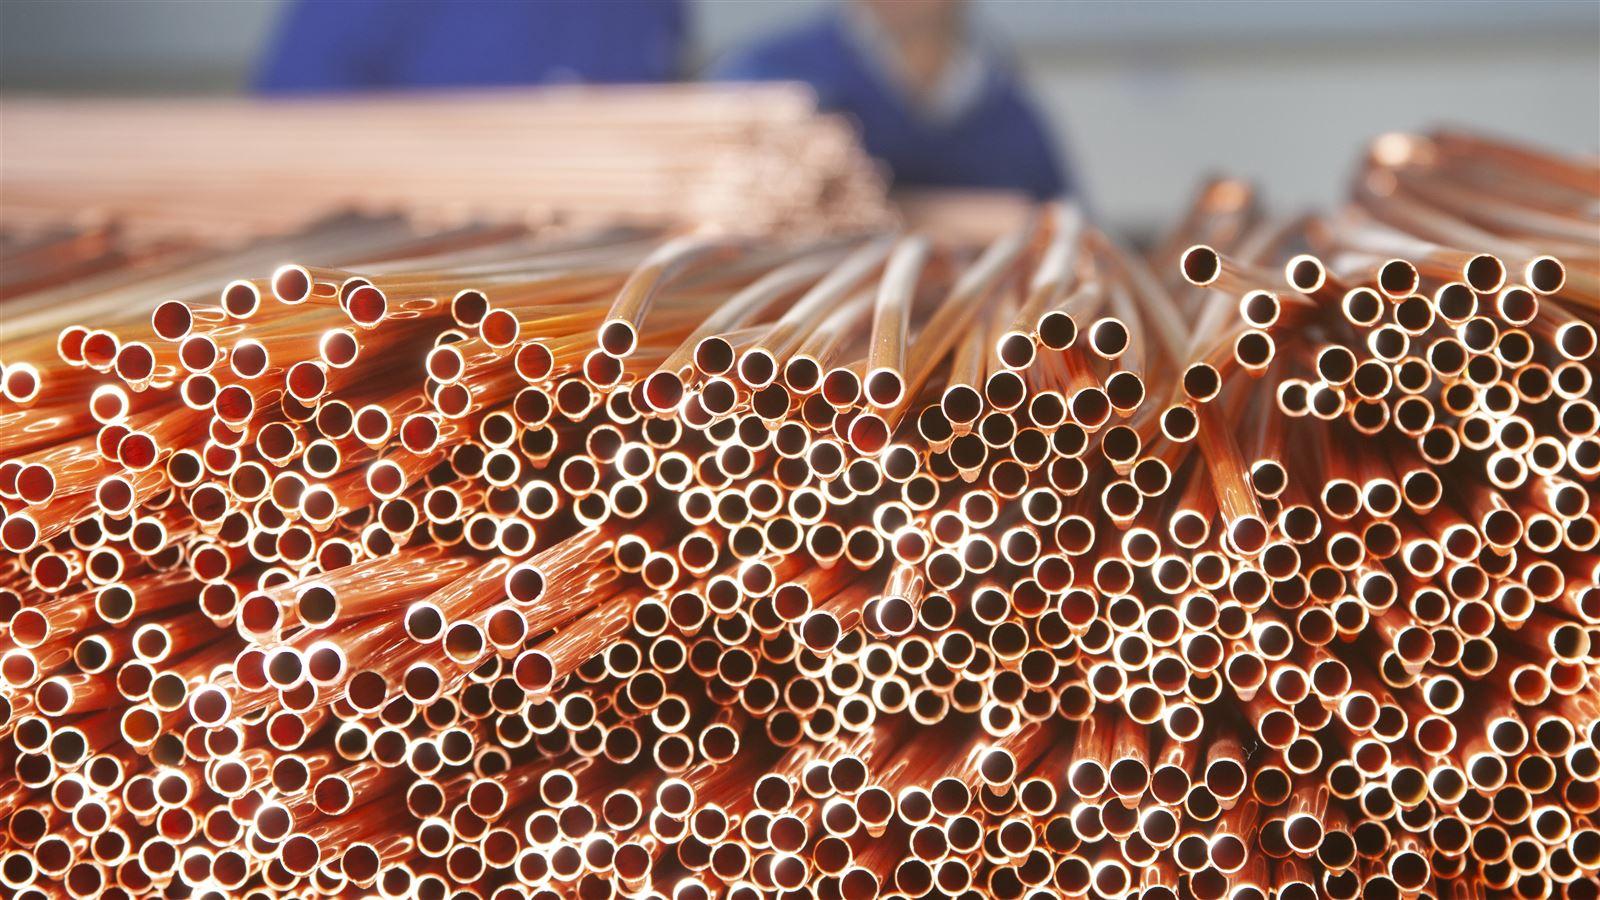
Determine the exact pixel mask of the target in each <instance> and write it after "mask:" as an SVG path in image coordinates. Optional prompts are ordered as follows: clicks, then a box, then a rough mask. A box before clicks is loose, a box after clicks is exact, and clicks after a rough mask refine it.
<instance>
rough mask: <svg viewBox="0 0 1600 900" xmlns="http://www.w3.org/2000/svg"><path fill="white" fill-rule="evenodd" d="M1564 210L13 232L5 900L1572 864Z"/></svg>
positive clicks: (1, 649)
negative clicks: (194, 248)
mask: <svg viewBox="0 0 1600 900" xmlns="http://www.w3.org/2000/svg"><path fill="white" fill-rule="evenodd" d="M1597 199H1600V169H1597V167H1596V165H1595V163H1594V162H1592V161H1586V160H1576V159H1567V158H1561V157H1557V156H1554V155H1551V154H1547V153H1544V152H1540V151H1535V150H1530V149H1527V148H1523V147H1520V146H1515V145H1511V144H1506V143H1500V142H1496V141H1490V140H1486V139H1483V138H1478V137H1473V136H1468V135H1462V134H1454V133H1438V134H1434V135H1430V136H1427V137H1419V136H1402V135H1391V136H1387V137H1385V138H1382V139H1380V140H1379V141H1377V142H1376V143H1375V144H1374V145H1373V147H1372V151H1371V153H1370V155H1369V157H1368V159H1367V160H1366V162H1365V165H1364V166H1363V167H1362V169H1361V172H1360V175H1359V178H1358V181H1357V185H1356V188H1355V191H1354V196H1353V198H1352V200H1351V202H1350V204H1349V205H1348V206H1347V207H1346V208H1345V209H1343V210H1341V211H1339V212H1337V213H1336V214H1333V215H1329V216H1325V217H1313V218H1302V219H1295V220H1281V221H1280V220H1275V219H1270V218H1265V217H1263V216H1261V215H1259V214H1258V212H1257V209H1256V200H1255V197H1254V195H1253V193H1252V191H1251V189H1250V188H1249V187H1248V186H1247V185H1246V184H1244V183H1242V182H1237V181H1228V180H1220V181H1216V182H1213V183H1210V184H1208V185H1206V186H1205V187H1204V189H1203V190H1202V191H1201V192H1200V193H1199V194H1198V196H1197V197H1196V199H1195V201H1194V202H1193V204H1192V205H1191V207H1190V208H1189V209H1188V211H1187V213H1186V214H1185V215H1184V216H1183V217H1182V219H1181V224H1180V225H1179V226H1178V227H1177V228H1175V229H1174V231H1173V232H1172V233H1171V234H1170V235H1169V236H1168V237H1167V238H1166V239H1164V240H1163V241H1161V242H1160V243H1159V245H1157V246H1155V247H1154V248H1153V249H1151V250H1150V252H1149V253H1148V254H1144V255H1139V254H1135V253H1133V252H1132V251H1130V250H1129V249H1127V248H1126V247H1124V246H1123V245H1121V244H1119V243H1118V242H1117V241H1116V240H1115V239H1113V238H1111V237H1109V236H1108V235H1107V234H1105V233H1104V232H1103V231H1102V230H1100V229H1098V228H1096V227H1095V226H1094V225H1093V224H1092V223H1090V222H1086V221H1085V219H1084V217H1083V216H1082V215H1081V214H1080V213H1079V212H1078V211H1077V210H1076V209H1075V208H1074V207H1072V206H1070V205H1064V204H1058V205H1053V206H1047V207H1045V208H1042V209H1040V210H1038V211H1036V213H1035V214H1034V215H1032V216H1031V217H1030V218H1029V219H1028V221H1027V222H1025V223H1024V224H1023V225H1021V226H1020V227H1018V228H1016V229H1015V230H1013V231H1011V232H1009V233H1006V234H1003V235H1001V236H999V237H998V238H997V239H995V240H993V241H992V242H989V243H987V244H986V245H982V246H969V245H963V244H950V243H946V242H941V241H937V240H931V239H928V238H926V237H923V236H918V235H915V234H867V235H849V236H842V237H834V238H829V239H825V240H804V241H802V240H799V239H797V238H794V237H793V236H787V237H768V238H759V237H746V236H730V235H726V234H719V233H709V232H699V231H696V232H654V231H639V230H613V231H587V230H572V229H568V230H560V231H558V230H553V229H541V230H533V231H530V230H527V229H525V228H520V227H519V228H512V229H507V228H503V227H502V228H494V227H468V228H463V229H457V230H454V231H449V232H442V233H436V234H419V233H417V232H415V231H412V230H410V229H409V227H408V226H405V225H404V224H403V223H397V222H371V221H364V222H363V221H342V222H332V223H324V224H323V225H322V226H321V227H320V228H319V230H317V231H315V232H312V233H310V234H308V235H302V236H298V237H291V238H283V239H278V240H276V241H273V242H267V243H263V244H259V245H255V246H253V247H250V248H247V249H245V250H241V251H237V252H235V253H233V254H231V255H229V254H224V255H200V256H198V257H194V258H191V257H187V256H186V257H183V259H182V260H181V261H177V262H174V261H171V260H168V261H167V262H165V263H163V264H161V265H144V266H141V265H138V264H134V263H130V264H128V265H125V266H120V267H119V266H112V267H110V268H101V269H97V270H96V272H94V273H92V274H86V275H84V276H83V277H82V278H81V279H74V278H72V277H70V276H71V275H72V272H73V266H75V265H77V263H76V262H74V260H76V259H77V258H78V257H76V256H73V255H72V254H67V253H56V254H55V255H54V256H52V255H50V254H49V253H46V252H44V251H46V250H48V249H50V248H51V247H57V248H59V243H53V244H52V243H47V244H45V245H36V246H33V247H31V248H30V247H23V246H17V245H11V246H10V249H9V250H8V252H9V253H10V254H12V256H13V258H15V257H16V256H18V255H26V254H31V255H28V256H27V258H28V259H29V260H31V264H32V265H33V266H34V268H35V269H36V270H37V271H36V272H35V275H36V278H37V280H38V281H39V282H40V283H41V284H47V285H48V286H47V287H42V288H40V289H39V290H38V291H35V292H34V293H30V294H26V295H25V296H23V297H21V298H19V299H17V300H14V301H13V305H12V306H11V307H9V308H10V309H12V310H15V311H16V312H15V314H14V315H11V316H9V317H8V318H9V323H8V330H7V337H6V341H5V342H4V343H3V344H0V364H3V366H4V372H3V380H0V386H3V389H4V393H5V401H4V404H3V406H0V409H3V410H4V412H3V417H4V418H3V422H0V458H3V460H4V461H3V462H0V507H3V510H4V519H3V521H0V545H3V547H4V550H5V553H6V560H5V563H4V566H3V568H0V584H3V585H4V587H3V589H0V622H4V626H3V627H0V698H3V712H0V723H3V724H0V736H3V744H0V759H3V760H4V769H3V776H0V884H3V885H4V886H5V891H6V893H7V894H8V895H10V896H16V897H39V898H42V897H55V896H60V895H63V894H65V895H70V896H73V897H100V896H152V895H158V894H161V895H174V896H196V897H202V896H203V897H236V896H249V897H268V896H294V897H305V896H321V895H340V896H344V895H364V896H372V895H381V896H383V897H402V896H416V897H421V898H429V900H441V898H463V900H464V898H493V900H511V898H526V897H540V898H545V897H568V896H577V897H583V898H601V897H611V896H629V897H634V896H638V897H668V898H672V900H700V898H709V897H712V896H726V897H734V898H741V900H743V898H756V897H761V896H782V897H791V896H817V897H824V898H850V900H855V898H868V897H878V896H896V897H921V896H930V895H931V896H969V897H1001V898H1021V897H1027V898H1043V897H1079V896H1092V897H1102V898H1124V897H1138V898H1141V900H1157V898H1179V897H1194V898H1201V900H1220V898H1268V897H1286V898H1289V897H1292V898H1302V897H1306V898H1309V897H1318V896H1325V897H1335V898H1357V897H1402V896H1403V897H1441V898H1445V897H1448V898H1456V897H1479V896H1508V895H1512V896H1520V897H1529V898H1533V897H1547V896H1553V895H1554V896H1571V897H1593V896H1595V893H1596V891H1595V884H1596V880H1595V879H1596V873H1597V870H1600V827H1597V825H1596V814H1597V810H1600V697H1597V693H1596V684H1595V680H1594V673H1595V666H1596V662H1597V659H1600V589H1597V578H1600V554H1596V552H1595V547H1596V544H1597V541H1600V523H1597V519H1596V511H1595V509H1594V508H1593V502H1594V499H1595V498H1594V493H1595V491H1594V483H1595V477H1596V474H1597V473H1600V437H1597V431H1600V415H1597V411H1596V407H1595V401H1594V394H1595V391H1594V358H1595V353H1594V352H1595V344H1596V337H1595V320H1596V317H1597V312H1600V290H1597V277H1600V248H1597V241H1596V228H1597V221H1596V211H1597V202H1596V201H1597ZM56 240H57V241H58V242H59V241H60V240H63V239H62V238H57V239H56ZM52 259H54V260H64V262H60V263H59V264H58V266H57V268H58V269H59V271H57V272H56V277H54V278H51V277H49V276H50V274H51V272H52V264H51V262H50V260H52ZM268 259H271V260H276V262H275V263H271V264H267V263H264V262H263V260H268ZM225 271H226V272H228V273H229V274H230V275H232V276H234V277H237V278H239V279H240V280H233V281H226V280H225V279H224V278H222V277H221V276H220V274H219V273H222V272H225ZM30 298H31V299H30Z"/></svg>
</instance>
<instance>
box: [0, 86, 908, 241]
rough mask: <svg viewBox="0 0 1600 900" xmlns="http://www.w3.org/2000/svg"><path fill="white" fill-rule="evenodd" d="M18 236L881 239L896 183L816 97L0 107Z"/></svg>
mask: <svg viewBox="0 0 1600 900" xmlns="http://www.w3.org/2000/svg"><path fill="white" fill-rule="evenodd" d="M0 116H3V117H4V120H5V128H4V129H0V159H3V160H4V165H3V166H0V209H4V211H5V216H6V221H7V223H8V224H9V225H10V226H12V227H17V226H19V225H21V224H24V223H42V224H49V225H54V224H57V223H58V222H59V221H60V220H61V219H62V218H64V217H67V216H82V215H84V214H86V213H89V212H94V213H96V214H100V215H106V216H114V217H117V218H118V219H119V220H120V221H122V222H124V223H125V224H126V225H127V227H129V228H133V229H137V230H139V231H140V232H142V233H145V234H150V235H157V236H164V237H171V236H174V235H176V236H179V237H187V238H193V237H200V238H204V239H207V240H216V239H217V238H218V236H219V235H231V236H236V237H249V236H252V235H258V234H261V233H264V232H269V231H271V232H276V231H283V230H286V229H289V228H294V227H299V226H302V225H304V224H306V223H307V222H309V221H311V220H313V219H316V218H318V217H320V216H322V215H326V214H327V213H329V212H331V211H334V210H336V209H354V210H358V211H361V212H365V213H369V214H375V213H387V212H392V211H395V210H403V211H404V212H406V213H407V214H410V215H412V216H427V217H429V218H432V219H434V220H438V221H448V222H455V221H464V220H469V219H470V220H476V221H486V220H495V221H501V222H508V221H522V220H524V219H526V218H527V217H528V216H530V215H532V216H538V217H544V216H547V215H550V214H552V213H560V214H562V215H565V216H568V217H572V218H574V219H580V220H582V221H586V222H589V223H591V224H594V223H603V224H611V223H614V222H617V221H630V222H655V221H659V220H661V219H672V220H676V221H692V222H696V223H707V222H709V223H715V224H720V225H725V226H729V227H734V228H740V229H745V230H756V229H780V228H781V229H801V230H808V231H818V230H824V229H829V228H843V227H854V228H862V227H868V226H872V227H881V226H883V225H884V224H886V223H887V222H888V216H889V213H888V207H887V204H886V201H885V197H884V192H885V183H884V178H883V176H882V174H881V173H880V172H879V171H878V168H877V166H876V165H875V164H874V163H873V162H872V160H871V158H870V157H868V156H867V155H866V153H865V152H864V151H863V150H862V149H861V146H860V144H859V143H858V142H857V141H856V139H855V136H854V133H853V131H852V129H851V127H850V126H849V125H848V124H847V123H846V122H845V121H844V119H843V118H841V117H839V116H835V115H827V114H823V113H820V112H819V111H818V108H817V102H816V98H815V96H814V95H813V93H812V91H811V89H810V88H808V87H806V86H805V85H801V84H783V83H772V84H748V85H711V84H682V85H639V86H582V87H580V86H572V87H562V88H538V89H502V90H487V91H442V92H410V93H397V94H392V95H376V96H363V97H350V96H342V97H336V98H297V99H275V100H239V99H231V98H228V99H172V98H166V99H160V100H142V99H127V98H119V99H103V98H83V99H72V100H63V99H60V98H39V99H32V98H26V97H15V96H11V97H5V98H3V99H0Z"/></svg>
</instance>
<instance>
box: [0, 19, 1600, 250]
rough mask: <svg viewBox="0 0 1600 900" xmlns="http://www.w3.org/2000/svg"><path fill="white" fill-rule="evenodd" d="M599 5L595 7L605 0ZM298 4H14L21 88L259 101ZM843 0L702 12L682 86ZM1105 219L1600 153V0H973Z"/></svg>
mask: <svg viewBox="0 0 1600 900" xmlns="http://www.w3.org/2000/svg"><path fill="white" fill-rule="evenodd" d="M599 5H601V6H602V7H603V4H599ZM290 6H291V3H290V2H287V0H229V2H198V0H4V2H3V3H0V82H3V89H4V90H5V91H6V92H8V93H10V94H29V95H41V94H92V95H108V94H114V95H140V96H151V95H156V96H161V95H194V94H211V95H216V94H229V93H241V92H247V91H248V90H249V89H250V87H251V85H252V83H253V80H254V78H255V73H256V72H257V70H258V67H259V66H260V61H261V58H262V55H263V53H264V52H265V51H266V48H267V47H268V46H269V45H270V43H271V41H272V40H273V37H274V35H275V34H276V33H277V29H278V28H279V27H280V24H281V20H282V17H283V16H285V15H286V13H287V12H288V10H289V8H290ZM828 6H829V0H785V2H758V0H690V2H688V4H687V6H686V9H685V11H686V18H687V21H686V22H685V23H684V24H685V27H686V30H687V33H686V38H687V45H686V50H685V53H684V57H685V59H684V62H683V67H684V69H685V75H687V76H689V77H693V76H695V75H696V74H697V73H699V72H703V71H705V70H707V69H710V68H713V67H715V66H716V64H717V61H718V60H720V59H725V58H726V57H727V55H728V54H730V53H733V52H735V51H736V50H737V49H738V48H740V47H742V46H745V45H748V44H749V43H750V42H751V41H753V40H757V39H759V38H762V37H764V36H767V35H770V34H772V33H774V32H778V31H781V30H783V29H784V28H785V27H787V26H788V25H789V24H790V23H797V22H802V21H804V20H806V19H808V18H814V17H815V16H817V15H818V14H819V11H821V10H824V9H825V8H827V7H828ZM972 15H973V19H974V21H975V22H976V24H977V28H978V29H979V30H980V31H981V32H982V33H984V34H986V35H988V36H989V37H990V38H992V39H993V40H994V41H995V42H996V43H997V45H998V46H1001V47H1004V48H1006V50H1007V51H1008V52H1009V53H1010V54H1011V55H1012V58H1013V59H1014V60H1015V62H1016V63H1017V64H1018V66H1019V68H1020V70H1021V72H1022V74H1023V77H1024V79H1025V81H1026V83H1027V85H1028V89H1029V90H1030V91H1031V93H1032V96H1033V98H1034V100H1035V102H1036V105H1037V108H1038V110H1039V112H1040V114H1041V115H1042V117H1043V118H1044V120H1045V121H1046V123H1047V127H1048V129H1049V131H1050V132H1051V133H1052V135H1053V136H1054V137H1055V139H1056V142H1057V143H1058V145H1059V146H1060V147H1061V149H1062V150H1063V151H1064V153H1065V154H1066V156H1067V158H1068V159H1070V161H1071V168H1072V171H1073V173H1074V175H1075V177H1076V180H1077V181H1078V183H1079V184H1081V185H1082V186H1083V187H1084V190H1085V192H1086V194H1087V197H1088V199H1089V202H1090V203H1091V205H1092V206H1093V207H1094V208H1095V210H1096V211H1097V212H1098V213H1099V214H1100V215H1101V216H1103V217H1104V218H1105V219H1106V220H1108V221H1109V223H1110V224H1112V225H1113V226H1114V227H1117V228H1120V229H1123V230H1125V231H1129V232H1133V233H1148V232H1149V231H1150V230H1151V229H1154V228H1158V227H1160V225H1161V224H1162V223H1164V222H1166V221H1168V220H1169V219H1170V217H1171V216H1173V215H1174V214H1175V213H1176V211H1177V210H1178V209H1179V208H1180V206H1181V204H1182V202H1183V200H1184V199H1185V198H1186V197H1187V196H1188V195H1189V192H1190V191H1191V190H1192V188H1193V187H1194V185H1195V182H1196V180H1197V179H1198V178H1200V177H1201V176H1202V175H1204V174H1206V173H1210V172H1218V171H1220V172H1225V173H1230V174H1238V175H1242V176H1247V177H1249V178H1252V179H1254V180H1255V181H1257V183H1259V184H1260V185H1261V187H1262V188H1263V190H1264V192H1265V196H1266V198H1267V199H1268V201H1269V202H1270V203H1272V204H1273V205H1274V206H1276V207H1278V208H1281V209H1293V208H1297V207H1301V206H1308V205H1326V204H1329V203H1331V202H1333V201H1334V200H1336V199H1337V198H1338V197H1339V196H1340V195H1341V194H1342V193H1343V190H1344V179H1345V176H1346V174H1347V173H1348V172H1349V170H1350V167H1351V166H1352V164H1353V162H1354V160H1355V159H1356V156H1357V154H1358V153H1359V151H1360V148H1361V147H1362V146H1363V144H1364V142H1365V141H1366V140H1368V139H1369V138H1371V137H1372V136H1374V135H1376V134H1378V133H1380V132H1384V131H1389V130H1402V129H1418V128H1424V127H1427V126H1429V125H1432V124H1436V123H1450V124H1458V125H1465V126H1472V127H1477V128H1483V129H1487V130H1490V131H1493V132H1497V133H1501V134H1506V135H1515V136H1521V137H1523V138H1525V139H1527V140H1531V141H1534V142H1537V143H1541V144H1544V145H1547V146H1549V147H1552V148H1554V149H1559V150H1564V151H1568V152H1577V153H1593V152H1595V150H1596V147H1597V145H1600V3H1597V2H1595V0H1571V2H1568V0H1522V2H1505V3H1496V2H1481V0H1431V2H1417V3H1380V2H1288V3H1261V2H1252V0H1214V2H1208V3H1192V2H1159V0H1146V2H1029V0H974V2H973V3H972Z"/></svg>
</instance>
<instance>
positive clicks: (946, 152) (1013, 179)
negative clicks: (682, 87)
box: [711, 0, 1075, 198]
mask: <svg viewBox="0 0 1600 900" xmlns="http://www.w3.org/2000/svg"><path fill="white" fill-rule="evenodd" d="M711 75H712V77H714V78H717V79H721V80H728V81H778V80H793V81H804V82H807V83H809V84H810V85H811V86H812V87H813V88H814V89H815V90H816V92H817V96H818V99H819V101H820V102H821V104H822V106H823V108H825V109H829V110H834V111H838V112H844V113H849V114H851V115H853V116H854V117H855V118H856V119H857V120H858V122H859V125H860V129H861V133H862V140H863V143H865V144H866V148H867V151H868V152H870V153H871V154H872V155H873V156H875V157H877V158H878V159H880V160H882V161H884V162H885V163H887V164H888V166H889V168H890V169H891V170H892V172H893V174H894V180H895V184H896V185H903V186H938V187H981V188H1011V189H1016V190H1021V191H1026V192H1027V193H1029V194H1032V195H1033V196H1034V197H1039V198H1046V197H1055V196H1060V195H1063V194H1070V193H1073V192H1074V189H1075V187H1074V185H1073V183H1072V181H1071V179H1070V177H1069V175H1068V174H1067V173H1066V172H1065V171H1064V170H1063V167H1062V165H1061V163H1060V161H1059V159H1058V157H1057V153H1056V149H1055V147H1054V146H1053V145H1052V142H1051V140H1050V137H1049V134H1048V132H1047V129H1046V127H1045V124H1044V122H1043V121H1042V120H1041V118H1040V116H1039V114H1038V112H1037V111H1035V109H1034V108H1033V104H1032V101H1031V100H1030V98H1029V97H1028V95H1027V91H1026V89H1025V87H1024V85H1023V84H1022V81H1021V78H1020V76H1019V75H1018V73H1017V72H1016V71H1015V70H1014V68H1013V66H1012V64H1011V61H1010V59H1009V58H1008V57H1007V56H1006V54H1004V53H1003V52H1002V51H1001V50H1000V49H999V48H998V47H996V46H995V45H994V44H992V43H990V42H988V41H987V40H985V39H984V38H983V37H982V36H981V35H979V34H978V33H977V32H976V30H975V29H974V27H973V25H972V22H971V17H970V15H969V8H968V4H967V2H966V0H841V2H840V3H839V4H838V5H837V6H835V7H834V9H832V10H831V11H830V12H829V13H828V14H826V15H825V16H823V17H822V18H820V19H818V20H815V21H813V22H810V23H808V24H805V25H802V26H800V27H798V28H796V29H794V30H791V31H788V32H785V33H783V34H779V35H776V36H774V37H771V38H767V39H765V40H762V41H760V42H758V43H756V44H755V45H753V46H750V47H748V48H745V49H743V50H739V51H736V52H735V53H733V54H732V55H731V56H730V57H728V58H727V59H725V60H723V61H722V62H721V63H720V64H719V65H717V66H716V67H714V68H713V70H712V72H711Z"/></svg>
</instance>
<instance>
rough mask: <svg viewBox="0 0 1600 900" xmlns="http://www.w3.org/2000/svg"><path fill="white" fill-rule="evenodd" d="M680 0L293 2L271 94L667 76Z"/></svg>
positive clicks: (678, 31)
mask: <svg viewBox="0 0 1600 900" xmlns="http://www.w3.org/2000/svg"><path fill="white" fill-rule="evenodd" d="M684 33H685V16H684V9H683V3H682V2H681V0H296V2H295V3H294V4H293V5H292V6H291V8H290V9H289V11H288V13H287V14H286V15H285V16H284V19H283V21H282V23H281V24H280V25H279V28H278V32H277V35H276V37H275V39H274V41H273V43H272V45H271V46H270V47H269V48H268V50H267V53H266V55H265V57H264V59H263V60H262V64H261V67H260V70H259V72H258V73H257V78H256V87H257V89H258V90H260V91H262V92H264V93H303V92H331V91H358V90H385V89H388V90H399V89H405V88H424V87H487V86H502V85H518V84H551V83H569V82H580V83H595V84H617V83H632V82H658V81H670V80H675V79H677V78H678V77H679V75H680V74H681V73H680V61H681V60H680V54H681V50H682V46H683V41H684V36H685V34H684Z"/></svg>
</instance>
